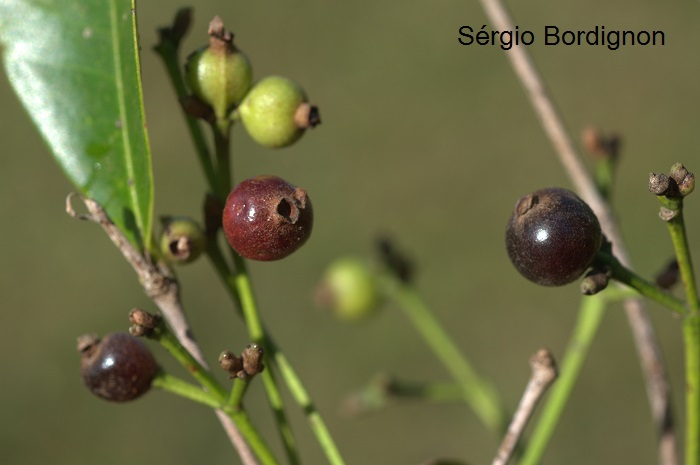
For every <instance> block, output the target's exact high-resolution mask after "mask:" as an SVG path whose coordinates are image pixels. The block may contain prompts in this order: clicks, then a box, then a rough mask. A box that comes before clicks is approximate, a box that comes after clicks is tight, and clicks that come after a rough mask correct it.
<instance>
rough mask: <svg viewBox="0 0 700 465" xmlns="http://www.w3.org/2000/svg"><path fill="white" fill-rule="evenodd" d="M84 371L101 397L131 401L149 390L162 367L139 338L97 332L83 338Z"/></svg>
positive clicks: (80, 343)
mask: <svg viewBox="0 0 700 465" xmlns="http://www.w3.org/2000/svg"><path fill="white" fill-rule="evenodd" d="M78 341H79V342H78V350H80V351H81V352H82V359H81V361H80V374H81V376H82V378H83V382H84V383H85V386H87V388H88V389H89V390H90V392H92V393H93V394H95V395H96V396H98V397H101V398H103V399H105V400H109V401H113V402H127V401H129V400H134V399H136V398H138V397H140V396H142V395H143V394H145V393H146V392H147V391H148V390H149V389H150V388H151V382H152V381H153V378H154V377H155V376H156V374H157V373H158V370H159V367H158V364H157V363H156V360H155V358H153V355H152V354H151V352H150V351H149V350H148V348H147V347H146V346H145V345H144V344H143V342H141V341H140V340H138V339H137V338H135V337H133V336H131V335H129V334H124V333H112V334H108V335H107V336H105V337H104V338H103V339H102V340H100V339H98V338H97V337H96V336H94V335H87V336H83V337H81V338H79V340H78Z"/></svg>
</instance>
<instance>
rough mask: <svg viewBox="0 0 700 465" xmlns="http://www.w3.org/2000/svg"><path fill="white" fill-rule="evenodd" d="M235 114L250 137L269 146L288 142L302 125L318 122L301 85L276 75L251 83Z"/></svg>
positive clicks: (302, 132)
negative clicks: (252, 84)
mask: <svg viewBox="0 0 700 465" xmlns="http://www.w3.org/2000/svg"><path fill="white" fill-rule="evenodd" d="M238 114H239V115H240V117H241V120H242V121H243V125H244V126H245V128H246V131H248V134H249V135H250V137H252V138H253V140H254V141H255V142H257V143H258V144H260V145H262V146H264V147H269V148H279V147H286V146H288V145H291V144H293V143H294V142H296V141H297V140H298V139H299V138H300V137H301V136H302V135H303V134H304V131H305V130H306V128H308V127H314V126H316V125H317V124H319V123H320V118H319V115H318V109H317V108H316V107H314V106H312V105H309V103H308V100H307V98H306V94H305V93H304V91H303V89H302V88H301V87H300V86H299V85H298V84H297V83H295V82H294V81H291V80H289V79H287V78H284V77H279V76H270V77H266V78H264V79H262V80H261V81H260V82H258V83H257V84H255V85H254V86H253V88H252V89H251V90H250V92H248V95H246V96H245V99H244V100H243V102H242V103H241V105H240V106H239V107H238Z"/></svg>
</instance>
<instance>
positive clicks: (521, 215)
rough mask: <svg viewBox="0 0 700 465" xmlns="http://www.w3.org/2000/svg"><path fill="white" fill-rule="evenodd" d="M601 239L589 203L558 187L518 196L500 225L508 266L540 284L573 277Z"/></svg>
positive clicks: (583, 268)
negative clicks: (504, 227) (503, 229)
mask: <svg viewBox="0 0 700 465" xmlns="http://www.w3.org/2000/svg"><path fill="white" fill-rule="evenodd" d="M601 241H602V233H601V230H600V224H599V223H598V218H596V216H595V214H594V213H593V211H592V210H591V208H590V207H589V206H588V205H587V204H586V203H585V202H584V201H583V200H581V199H580V198H578V197H577V196H576V194H574V193H573V192H571V191H568V190H566V189H560V188H549V189H542V190H539V191H536V192H533V193H532V194H528V195H526V196H524V197H522V198H521V199H520V200H518V203H517V204H516V205H515V211H514V212H513V215H512V216H511V218H510V221H509V222H508V228H507V230H506V248H507V249H508V255H509V256H510V260H511V261H512V262H513V265H514V266H515V268H516V269H517V270H518V271H519V272H520V274H522V275H523V276H525V277H526V278H527V279H529V280H530V281H533V282H535V283H537V284H541V285H543V286H561V285H563V284H568V283H570V282H572V281H575V280H576V279H577V278H578V277H579V276H581V275H582V274H583V272H584V271H586V269H587V268H588V267H589V266H590V265H591V263H592V262H593V260H594V259H595V257H596V254H597V253H598V250H599V249H600V245H601Z"/></svg>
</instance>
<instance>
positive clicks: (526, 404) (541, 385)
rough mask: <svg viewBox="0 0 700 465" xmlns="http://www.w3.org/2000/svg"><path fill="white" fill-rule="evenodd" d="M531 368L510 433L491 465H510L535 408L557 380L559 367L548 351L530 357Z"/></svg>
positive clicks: (511, 423) (539, 351)
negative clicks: (508, 464)
mask: <svg viewBox="0 0 700 465" xmlns="http://www.w3.org/2000/svg"><path fill="white" fill-rule="evenodd" d="M530 366H531V367H532V375H530V381H528V383H527V386H526V387H525V392H523V397H522V398H521V399H520V404H519V405H518V408H517V410H516V411H515V413H514V414H513V419H512V420H511V422H510V425H509V426H508V431H507V432H506V435H505V436H504V437H503V441H502V442H501V446H500V447H499V448H498V452H497V453H496V457H495V458H494V459H493V462H491V465H506V463H508V460H510V458H511V456H512V455H513V451H514V450H515V446H516V445H517V444H518V440H520V436H521V435H522V434H523V430H524V429H525V425H527V422H528V421H529V420H530V417H531V416H532V414H533V412H534V411H535V407H537V403H538V402H539V401H540V399H541V398H542V396H543V395H544V393H545V392H546V391H547V389H549V386H551V385H552V383H553V382H554V380H555V379H556V378H557V367H556V365H555V363H554V358H553V357H552V354H551V353H550V352H549V351H548V350H547V349H540V350H538V351H537V353H536V354H535V355H533V356H532V357H530Z"/></svg>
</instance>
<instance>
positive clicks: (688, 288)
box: [666, 206, 700, 312]
mask: <svg viewBox="0 0 700 465" xmlns="http://www.w3.org/2000/svg"><path fill="white" fill-rule="evenodd" d="M666 225H667V226H668V232H669V234H670V235H671V241H672V242H673V248H674V250H675V251H676V259H677V260H678V270H679V271H680V274H681V280H682V281H683V287H684V288H685V295H686V299H687V301H688V305H689V307H690V310H691V311H692V312H698V311H700V302H699V301H698V290H697V287H696V284H695V272H694V271H693V262H692V260H691V258H690V248H689V247H688V237H687V234H686V231H685V221H684V219H683V210H682V206H681V209H679V210H678V212H677V213H676V215H675V216H674V217H673V218H672V219H670V220H669V221H667V222H666Z"/></svg>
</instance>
